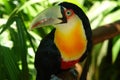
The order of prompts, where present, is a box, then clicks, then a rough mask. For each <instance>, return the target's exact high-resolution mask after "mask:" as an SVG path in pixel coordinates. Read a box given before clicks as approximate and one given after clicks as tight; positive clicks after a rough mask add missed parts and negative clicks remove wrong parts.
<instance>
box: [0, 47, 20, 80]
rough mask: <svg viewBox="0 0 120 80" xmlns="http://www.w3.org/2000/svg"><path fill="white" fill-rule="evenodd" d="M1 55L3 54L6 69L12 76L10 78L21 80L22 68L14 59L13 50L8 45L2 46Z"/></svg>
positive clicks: (0, 48)
mask: <svg viewBox="0 0 120 80" xmlns="http://www.w3.org/2000/svg"><path fill="white" fill-rule="evenodd" d="M0 51H1V55H2V56H3V61H4V65H5V67H4V68H5V69H6V70H7V72H8V73H7V74H9V75H8V76H9V77H10V79H9V80H19V77H18V76H19V74H20V70H19V68H18V65H17V63H16V62H15V60H14V55H12V54H11V53H12V52H11V50H10V49H9V48H7V47H4V46H0Z"/></svg>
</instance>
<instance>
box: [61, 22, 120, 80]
mask: <svg viewBox="0 0 120 80" xmlns="http://www.w3.org/2000/svg"><path fill="white" fill-rule="evenodd" d="M92 32H93V37H92V41H93V45H95V44H97V43H100V42H102V41H104V40H107V39H110V38H113V37H115V36H117V35H118V34H120V20H118V21H115V22H113V23H110V24H106V25H103V26H100V27H98V28H96V29H94V30H93V31H92ZM75 69H76V70H77V71H78V73H79V75H78V78H80V75H81V73H82V67H81V66H80V65H79V64H77V66H75ZM83 71H84V70H83ZM59 77H60V78H62V79H63V80H74V78H73V77H72V75H71V73H70V72H69V71H65V72H62V73H60V74H59Z"/></svg>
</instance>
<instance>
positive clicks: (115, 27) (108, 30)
mask: <svg viewBox="0 0 120 80" xmlns="http://www.w3.org/2000/svg"><path fill="white" fill-rule="evenodd" d="M118 34H120V20H118V21H116V22H114V23H110V24H106V25H104V26H100V27H98V28H96V29H94V30H93V37H92V41H93V44H97V43H100V42H102V41H104V40H106V39H110V38H113V37H115V36H117V35H118Z"/></svg>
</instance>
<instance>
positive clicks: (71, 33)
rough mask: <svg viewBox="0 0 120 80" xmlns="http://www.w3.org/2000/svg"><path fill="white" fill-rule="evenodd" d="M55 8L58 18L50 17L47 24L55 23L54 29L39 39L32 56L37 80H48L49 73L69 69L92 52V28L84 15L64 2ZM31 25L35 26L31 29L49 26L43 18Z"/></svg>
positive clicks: (72, 5) (70, 4) (78, 9)
mask: <svg viewBox="0 0 120 80" xmlns="http://www.w3.org/2000/svg"><path fill="white" fill-rule="evenodd" d="M53 8H54V7H53ZM53 8H52V9H53ZM56 8H57V11H60V12H61V14H60V13H57V12H56V14H59V17H58V18H57V19H54V17H53V16H52V15H51V16H52V17H51V18H49V21H50V20H52V22H54V27H55V29H53V30H52V31H51V32H50V33H49V34H48V35H47V36H46V37H45V38H43V39H42V41H41V43H40V45H39V47H38V49H37V52H36V55H35V67H36V70H37V79H36V80H50V78H51V75H52V74H58V73H59V72H61V71H63V70H67V69H70V68H71V67H73V66H74V65H75V63H77V62H79V61H81V60H83V59H84V58H85V57H86V55H87V53H88V52H89V51H90V49H91V43H92V42H91V28H90V24H89V20H88V18H87V16H86V15H85V14H84V12H83V11H82V10H81V9H80V8H79V7H78V6H76V5H74V4H72V3H67V2H63V3H61V4H59V7H56ZM56 8H54V9H56ZM59 9H60V10H59ZM44 12H45V13H46V11H44ZM44 12H43V13H44ZM54 16H56V15H54ZM41 20H42V21H41ZM60 20H62V22H60ZM34 22H37V23H35V24H33V27H35V26H37V25H39V24H40V25H42V26H43V24H45V23H47V24H50V23H48V21H47V20H46V17H45V18H41V19H40V20H38V18H37V19H36V20H35V21H34ZM42 22H44V23H42Z"/></svg>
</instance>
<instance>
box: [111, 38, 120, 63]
mask: <svg viewBox="0 0 120 80" xmlns="http://www.w3.org/2000/svg"><path fill="white" fill-rule="evenodd" d="M119 51H120V39H118V40H117V41H116V43H115V44H114V46H113V48H112V62H113V63H114V62H115V60H116V58H117V56H118V53H119Z"/></svg>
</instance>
